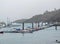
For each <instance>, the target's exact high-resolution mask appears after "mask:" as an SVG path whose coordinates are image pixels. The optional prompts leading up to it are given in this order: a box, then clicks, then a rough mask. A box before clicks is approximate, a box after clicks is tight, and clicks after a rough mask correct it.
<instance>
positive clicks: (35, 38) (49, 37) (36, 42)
mask: <svg viewBox="0 0 60 44" xmlns="http://www.w3.org/2000/svg"><path fill="white" fill-rule="evenodd" d="M12 28H20V27H12ZM12 28H11V27H6V28H2V29H0V30H5V31H6V30H7V31H8V30H12ZM57 28H58V29H57V30H55V27H50V28H47V29H43V30H39V31H35V32H33V33H4V34H0V44H57V43H56V40H60V27H59V26H58V27H57Z"/></svg>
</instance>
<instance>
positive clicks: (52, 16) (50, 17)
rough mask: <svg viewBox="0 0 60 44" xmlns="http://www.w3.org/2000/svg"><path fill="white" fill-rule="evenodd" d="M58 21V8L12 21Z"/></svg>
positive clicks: (59, 19) (59, 15)
mask: <svg viewBox="0 0 60 44" xmlns="http://www.w3.org/2000/svg"><path fill="white" fill-rule="evenodd" d="M41 21H42V22H60V9H58V10H54V11H45V12H44V13H43V14H40V15H35V16H33V17H32V18H30V19H20V20H16V21H14V22H17V23H22V22H28V23H30V22H36V23H37V22H41Z"/></svg>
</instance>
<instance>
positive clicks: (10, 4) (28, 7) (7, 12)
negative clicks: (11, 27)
mask: <svg viewBox="0 0 60 44" xmlns="http://www.w3.org/2000/svg"><path fill="white" fill-rule="evenodd" d="M54 8H56V9H59V8H60V0H0V21H7V17H8V18H9V19H10V21H14V20H16V19H24V18H25V19H27V18H31V17H32V16H34V15H38V14H42V13H44V12H45V11H46V10H49V11H51V10H54Z"/></svg>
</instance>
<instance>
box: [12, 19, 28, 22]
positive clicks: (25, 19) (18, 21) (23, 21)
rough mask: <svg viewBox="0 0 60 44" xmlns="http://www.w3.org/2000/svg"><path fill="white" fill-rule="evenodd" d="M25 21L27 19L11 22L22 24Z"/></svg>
mask: <svg viewBox="0 0 60 44" xmlns="http://www.w3.org/2000/svg"><path fill="white" fill-rule="evenodd" d="M26 20H27V19H18V20H15V21H13V23H23V22H24V21H26Z"/></svg>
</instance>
